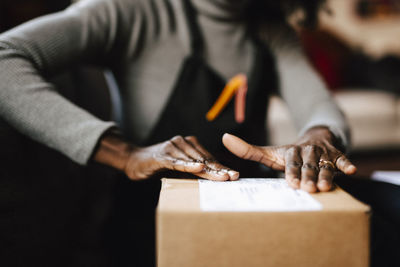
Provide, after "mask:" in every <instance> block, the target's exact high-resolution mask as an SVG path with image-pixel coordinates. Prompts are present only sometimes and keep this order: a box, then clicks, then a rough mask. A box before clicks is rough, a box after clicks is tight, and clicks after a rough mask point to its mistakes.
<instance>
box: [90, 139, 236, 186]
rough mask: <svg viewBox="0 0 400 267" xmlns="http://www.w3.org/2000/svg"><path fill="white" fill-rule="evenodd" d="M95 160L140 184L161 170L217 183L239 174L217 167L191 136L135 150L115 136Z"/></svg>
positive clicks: (103, 146) (106, 143)
mask: <svg viewBox="0 0 400 267" xmlns="http://www.w3.org/2000/svg"><path fill="white" fill-rule="evenodd" d="M94 159H95V160H96V161H97V162H100V163H104V164H107V165H110V166H112V167H114V168H117V169H119V170H121V171H123V172H124V173H125V174H126V175H127V176H128V177H129V178H130V179H132V180H143V179H146V178H149V177H150V176H152V175H154V174H156V173H157V172H159V171H162V170H175V171H181V172H187V173H192V174H194V175H197V176H199V177H202V178H205V179H209V180H217V181H226V180H237V179H238V178H239V173H238V172H236V171H234V170H231V169H229V168H227V167H225V166H223V165H221V164H220V163H218V162H217V161H216V160H215V159H214V158H213V156H212V155H211V154H210V153H209V152H208V151H207V150H206V149H204V147H203V146H201V145H200V143H199V142H198V140H197V138H196V137H194V136H188V137H182V136H175V137H174V138H172V139H170V140H168V141H165V142H162V143H159V144H155V145H152V146H149V147H134V146H132V145H131V144H129V143H128V142H126V141H124V140H123V139H122V138H121V137H119V136H117V135H113V134H111V135H106V136H104V137H103V138H102V140H101V141H100V147H99V149H98V150H97V152H96V153H95V157H94Z"/></svg>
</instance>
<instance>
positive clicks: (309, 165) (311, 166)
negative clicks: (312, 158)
mask: <svg viewBox="0 0 400 267" xmlns="http://www.w3.org/2000/svg"><path fill="white" fill-rule="evenodd" d="M302 169H303V170H312V171H318V170H319V168H318V167H317V166H316V165H314V164H312V163H304V164H303V166H302Z"/></svg>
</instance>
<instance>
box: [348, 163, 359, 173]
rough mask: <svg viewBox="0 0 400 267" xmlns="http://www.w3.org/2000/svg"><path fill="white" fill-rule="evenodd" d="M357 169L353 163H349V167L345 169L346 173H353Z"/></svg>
mask: <svg viewBox="0 0 400 267" xmlns="http://www.w3.org/2000/svg"><path fill="white" fill-rule="evenodd" d="M356 171H357V168H356V166H354V165H350V166H349V167H347V169H346V173H347V174H354V173H355V172H356Z"/></svg>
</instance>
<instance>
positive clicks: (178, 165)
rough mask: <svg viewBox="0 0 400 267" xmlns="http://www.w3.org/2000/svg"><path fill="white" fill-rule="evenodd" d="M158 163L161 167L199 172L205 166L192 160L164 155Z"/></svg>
mask: <svg viewBox="0 0 400 267" xmlns="http://www.w3.org/2000/svg"><path fill="white" fill-rule="evenodd" d="M160 165H161V166H160V167H161V168H163V169H168V170H174V171H180V172H187V173H200V172H202V171H203V170H204V169H205V168H206V166H205V164H204V163H201V162H194V161H192V160H189V161H187V160H181V159H176V158H173V157H165V158H164V159H163V160H161V161H160Z"/></svg>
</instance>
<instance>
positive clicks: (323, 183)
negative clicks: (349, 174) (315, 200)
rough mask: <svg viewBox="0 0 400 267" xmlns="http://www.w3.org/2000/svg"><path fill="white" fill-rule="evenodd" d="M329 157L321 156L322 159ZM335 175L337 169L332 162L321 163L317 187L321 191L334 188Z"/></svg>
mask: <svg viewBox="0 0 400 267" xmlns="http://www.w3.org/2000/svg"><path fill="white" fill-rule="evenodd" d="M327 158H328V157H326V156H321V160H326V161H329V160H327ZM334 176H335V169H334V168H333V166H332V165H330V164H320V165H319V174H318V183H317V187H318V189H319V191H321V192H327V191H329V190H331V189H332V182H333V177H334Z"/></svg>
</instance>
